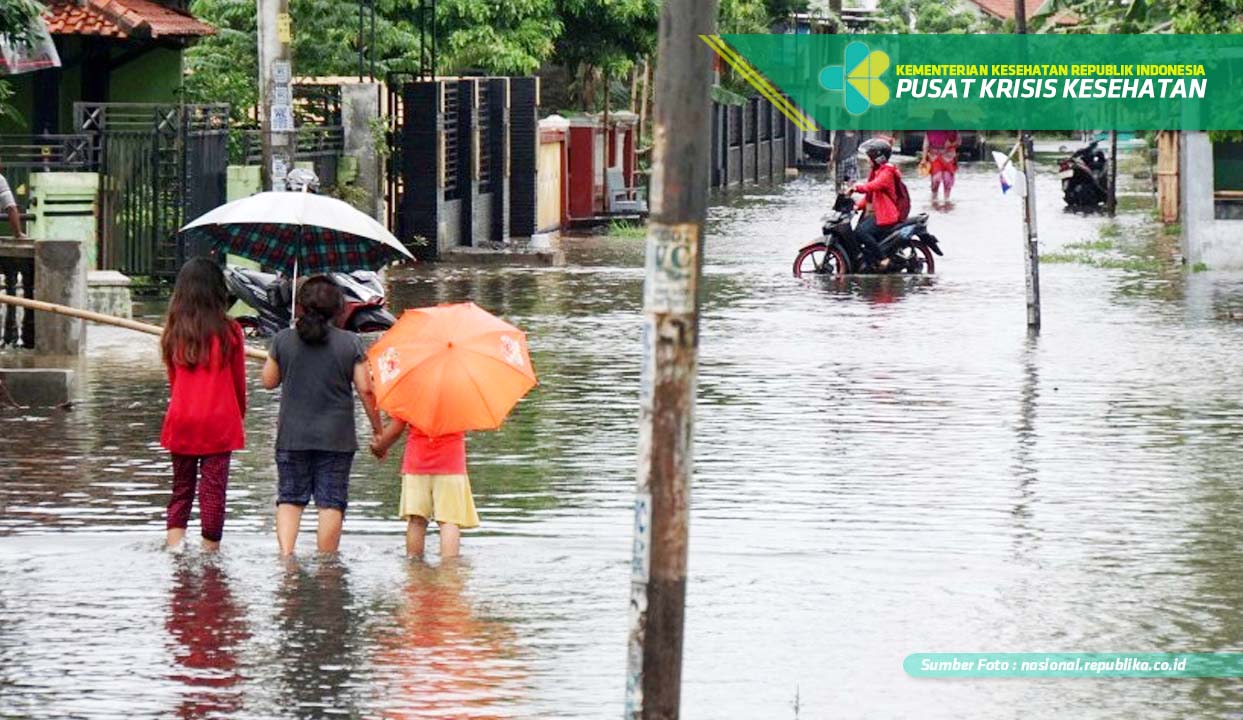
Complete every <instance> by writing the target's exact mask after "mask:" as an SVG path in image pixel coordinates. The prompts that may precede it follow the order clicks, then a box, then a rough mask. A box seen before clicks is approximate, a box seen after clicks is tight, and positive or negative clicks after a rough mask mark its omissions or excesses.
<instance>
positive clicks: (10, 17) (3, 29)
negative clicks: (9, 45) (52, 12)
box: [0, 0, 42, 44]
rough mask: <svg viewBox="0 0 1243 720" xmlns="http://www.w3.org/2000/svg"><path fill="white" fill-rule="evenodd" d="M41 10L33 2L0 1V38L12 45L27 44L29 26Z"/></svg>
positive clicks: (27, 0)
mask: <svg viewBox="0 0 1243 720" xmlns="http://www.w3.org/2000/svg"><path fill="white" fill-rule="evenodd" d="M41 9H42V6H40V5H39V3H37V2H35V0H0V36H3V37H4V38H6V39H7V40H8V41H9V42H13V43H20V44H24V43H29V41H30V30H31V26H32V25H33V23H34V21H35V18H37V17H39V12H40V10H41Z"/></svg>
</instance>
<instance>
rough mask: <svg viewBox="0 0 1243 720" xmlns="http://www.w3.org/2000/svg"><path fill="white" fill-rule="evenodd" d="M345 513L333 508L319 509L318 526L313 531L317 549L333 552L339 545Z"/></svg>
mask: <svg viewBox="0 0 1243 720" xmlns="http://www.w3.org/2000/svg"><path fill="white" fill-rule="evenodd" d="M344 522H345V513H343V512H341V511H340V510H336V509H334V508H320V509H319V526H318V529H317V531H316V533H315V537H316V539H317V542H318V546H319V551H320V552H322V553H324V552H331V553H334V552H336V551H337V548H338V547H340V545H341V525H342V523H344Z"/></svg>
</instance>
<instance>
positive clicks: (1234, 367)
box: [0, 166, 1243, 720]
mask: <svg viewBox="0 0 1243 720" xmlns="http://www.w3.org/2000/svg"><path fill="white" fill-rule="evenodd" d="M1050 173H1051V169H1049V168H1046V172H1045V173H1044V174H1043V175H1042V177H1041V180H1040V183H1041V184H1040V186H1039V195H1038V200H1039V207H1040V215H1039V230H1040V235H1041V238H1042V240H1044V241H1045V242H1044V248H1045V250H1046V252H1048V253H1050V255H1051V256H1053V257H1059V258H1061V259H1067V258H1069V259H1072V260H1073V259H1074V258H1080V260H1081V261H1073V262H1050V263H1046V264H1045V265H1044V266H1043V267H1042V277H1041V281H1042V289H1043V295H1044V330H1043V332H1042V334H1041V335H1040V337H1039V338H1035V339H1032V338H1029V337H1028V335H1027V333H1026V330H1025V328H1024V305H1023V274H1022V255H1021V245H1020V241H1019V227H1020V210H1019V206H1018V203H1017V201H1016V200H1015V199H1012V198H1011V199H1004V198H1002V196H1001V194H1000V192H999V189H998V187H997V181H996V177H995V174H994V173H992V172H989V171H988V169H987V167H971V166H967V167H966V168H965V169H964V172H963V173H962V174H961V176H960V180H959V187H958V188H957V189H956V202H955V205H954V206H953V208H952V209H949V210H942V211H937V212H936V214H935V215H934V217H933V219H932V221H931V230H932V232H934V233H935V234H936V235H937V236H938V237H939V238H940V239H941V241H942V247H943V248H944V249H945V252H946V256H945V257H944V258H941V259H938V260H939V261H938V274H937V275H936V276H934V277H930V278H881V279H876V278H872V279H852V280H849V281H847V282H845V283H840V284H839V283H831V282H830V283H825V282H819V281H816V280H807V281H802V280H795V279H794V278H792V277H791V271H790V266H791V262H792V261H793V258H794V254H795V252H796V250H797V249H798V248H799V247H800V246H801V245H802V244H803V243H805V242H806V241H808V240H809V239H810V238H811V237H812V236H813V235H814V234H815V233H816V232H817V231H818V227H819V218H820V216H821V215H822V214H823V213H824V211H825V207H826V205H827V202H828V194H829V192H830V190H829V188H828V186H827V185H826V184H825V183H824V182H823V181H822V180H818V179H815V178H808V177H805V178H801V179H799V180H796V181H793V182H791V183H788V184H787V185H785V186H783V187H780V188H776V189H769V190H758V189H757V190H753V191H748V193H747V194H745V195H740V196H737V197H735V198H733V199H731V200H730V201H729V202H728V204H726V205H723V206H719V207H716V208H714V209H713V211H712V218H711V227H710V232H709V235H708V241H707V263H706V268H705V272H706V280H705V285H706V296H705V303H704V320H703V333H702V356H701V357H702V362H701V370H700V373H701V374H700V405H699V415H698V417H699V420H698V425H697V458H696V465H697V475H696V480H695V486H694V496H693V505H692V525H691V530H692V538H691V558H690V572H691V579H690V583H689V589H688V608H687V636H686V647H685V672H684V680H685V684H684V691H683V698H684V702H683V706H684V716H685V717H687V718H721V717H730V718H734V717H737V718H761V717H762V718H795V717H799V718H829V717H833V718H864V717H875V718H893V717H911V718H950V717H961V716H971V717H989V718H1019V717H1022V718H1032V717H1036V718H1045V717H1047V718H1055V717H1056V718H1061V717H1077V718H1112V717H1124V716H1143V717H1158V718H1184V717H1192V716H1196V717H1220V716H1226V715H1233V714H1239V713H1243V692H1241V691H1243V681H1241V680H1162V681H1153V680H1124V679H1111V680H1032V681H1021V680H1005V681H999V680H959V681H936V680H913V679H910V678H908V677H906V675H905V674H904V673H903V670H902V660H903V658H904V657H905V656H906V655H907V654H909V653H913V652H951V651H964V652H965V651H985V652H991V651H997V652H1002V651H1006V652H1022V651H1032V652H1051V651H1068V652H1077V651H1084V652H1088V651H1095V652H1120V651H1135V652H1139V651H1205V652H1207V651H1236V652H1237V651H1241V650H1243V622H1241V621H1240V608H1241V607H1243V603H1241V601H1240V597H1241V596H1243V580H1240V579H1239V578H1240V575H1239V573H1238V572H1237V567H1238V564H1239V559H1240V556H1241V554H1243V523H1241V522H1240V521H1239V517H1240V513H1241V512H1243V490H1240V488H1239V484H1238V478H1239V468H1240V467H1241V466H1243V444H1241V442H1240V441H1243V424H1241V423H1240V417H1241V416H1240V411H1241V406H1240V400H1239V399H1240V397H1243V373H1241V372H1240V370H1243V355H1241V354H1240V353H1239V352H1238V350H1237V348H1238V347H1239V344H1240V342H1241V341H1243V323H1241V322H1239V321H1238V320H1231V319H1230V318H1231V317H1232V316H1237V315H1238V314H1239V313H1241V312H1243V275H1237V274H1227V273H1215V272H1202V273H1189V272H1185V271H1183V270H1182V269H1181V268H1180V267H1178V266H1177V264H1175V261H1174V260H1173V259H1172V258H1171V249H1170V242H1169V241H1168V240H1162V239H1160V238H1159V237H1157V236H1156V234H1155V233H1154V231H1153V230H1152V228H1151V222H1150V219H1151V211H1150V210H1148V209H1137V210H1133V211H1129V212H1127V213H1125V214H1124V216H1123V217H1121V218H1120V219H1119V221H1118V222H1117V223H1116V224H1112V223H1110V222H1109V221H1108V220H1106V219H1105V218H1101V217H1096V216H1091V217H1084V216H1078V215H1072V214H1067V213H1064V212H1062V210H1061V208H1060V198H1059V197H1057V193H1056V192H1054V185H1053V183H1054V182H1055V179H1054V177H1053V176H1052V175H1051V174H1050ZM911 186H912V196H913V200H914V202H915V203H916V205H917V206H918V205H920V204H926V200H927V191H926V190H925V189H924V188H923V187H922V183H920V182H919V181H918V180H913V181H912V182H911ZM1142 200H1143V199H1142V198H1140V199H1138V200H1128V202H1127V204H1126V205H1124V207H1131V206H1133V205H1137V204H1141V205H1142V204H1143V202H1142ZM1102 228H1105V229H1104V230H1102ZM1102 237H1105V238H1108V239H1109V241H1108V242H1104V241H1102ZM1174 245H1176V243H1174ZM1085 248H1086V249H1085ZM1089 253H1090V258H1095V260H1090V261H1085V260H1082V259H1083V258H1084V257H1088V254H1089ZM642 257H643V251H642V242H641V241H640V240H632V239H621V238H611V237H595V238H584V239H579V240H576V241H573V242H572V243H570V246H569V249H568V251H567V261H568V264H567V265H565V266H564V267H557V268H469V269H464V268H453V267H437V268H434V269H431V270H426V271H419V272H415V273H411V274H409V275H407V276H403V277H401V278H398V279H395V280H394V287H393V289H392V297H393V300H394V302H395V303H396V304H397V306H399V307H404V306H411V305H417V304H426V303H433V302H439V301H449V300H463V299H472V300H475V301H476V302H478V303H480V304H481V305H484V306H485V307H488V308H489V309H492V310H493V311H496V312H498V313H500V314H503V315H504V316H505V317H507V318H508V319H510V320H511V321H513V322H515V323H517V324H518V325H520V326H522V327H524V328H525V329H526V330H527V331H528V333H529V335H530V345H531V352H532V359H533V361H534V363H535V366H536V368H537V370H538V371H539V373H540V378H541V386H540V387H539V388H538V389H537V390H536V391H535V392H534V393H533V394H532V395H531V396H530V397H529V398H528V399H527V400H526V401H524V402H523V403H522V404H521V405H520V406H519V407H518V409H517V411H516V412H515V414H514V415H513V417H512V418H511V420H510V421H509V422H508V423H507V424H506V426H505V427H504V429H502V430H501V431H500V432H497V433H491V434H478V435H476V436H473V437H472V438H471V440H470V446H469V447H470V466H471V474H472V479H473V483H474V487H475V491H476V497H477V502H478V505H479V508H480V513H481V515H482V516H483V522H484V526H483V528H482V529H481V530H480V531H479V532H473V533H468V534H467V535H466V537H465V541H464V547H465V553H466V557H465V558H464V559H463V560H462V561H461V562H458V563H455V564H453V563H451V564H441V563H440V562H439V561H437V560H435V559H434V550H435V547H436V542H435V541H434V540H433V541H432V543H431V548H432V550H433V559H432V560H431V562H429V563H427V564H423V563H412V562H408V561H406V560H405V559H403V557H402V555H401V549H402V536H401V532H402V525H401V523H400V522H399V521H398V520H396V519H395V518H394V517H393V512H394V509H395V506H396V502H397V496H398V483H397V459H396V454H394V457H393V458H391V459H390V460H389V461H388V462H386V463H383V464H377V463H376V462H374V461H373V460H371V459H370V458H369V457H367V458H359V460H358V461H357V462H356V464H355V468H354V475H353V480H352V490H351V506H350V512H349V515H348V517H347V519H346V536H345V539H344V541H343V550H342V553H341V556H340V558H339V559H327V558H317V557H315V556H314V554H313V552H312V550H313V546H312V545H311V544H310V543H311V542H313V541H312V539H311V537H310V536H309V535H305V534H304V536H303V538H302V542H303V544H302V546H301V553H300V556H299V558H298V560H297V561H296V562H294V563H292V564H289V565H286V564H283V563H282V562H281V561H280V560H279V559H278V558H277V557H276V552H275V550H276V545H275V540H274V537H273V533H272V526H273V523H272V511H271V503H272V500H273V496H274V491H275V481H274V478H275V468H274V462H273V458H272V452H271V450H270V447H271V444H272V441H273V439H274V435H275V426H274V423H275V417H276V401H275V396H274V395H272V394H269V393H265V392H263V391H262V390H260V389H259V388H258V385H257V377H255V378H252V386H251V398H252V408H253V409H252V412H251V413H250V416H249V417H248V418H247V431H248V437H249V443H250V450H248V451H246V452H244V453H239V454H238V455H236V456H235V459H234V464H233V479H232V481H231V486H230V493H229V516H228V521H227V525H226V530H225V540H224V549H223V551H222V552H221V554H220V555H219V556H218V557H214V558H213V557H205V556H203V555H202V554H201V553H199V552H198V551H197V550H193V549H191V550H190V551H188V552H185V553H184V554H181V555H170V554H168V553H165V552H163V551H162V550H161V548H160V545H161V537H162V527H163V525H162V515H163V506H164V503H165V502H166V500H167V493H168V485H169V463H168V460H167V457H166V456H165V454H164V453H163V452H162V451H161V450H160V449H159V447H158V444H157V438H158V431H159V424H160V420H161V418H162V413H163V408H164V403H165V389H164V378H163V373H162V370H161V368H160V366H159V362H158V358H157V355H156V352H155V345H154V342H153V340H151V339H148V338H145V337H141V336H139V337H136V336H133V335H129V334H125V333H123V332H122V331H115V332H114V331H111V330H104V329H96V328H92V330H91V348H92V357H91V362H90V364H89V366H88V367H85V368H84V370H83V378H82V383H83V399H82V401H81V402H80V403H79V404H78V405H77V406H76V407H75V408H74V409H73V410H72V411H29V410H27V411H21V410H14V409H5V410H0V569H2V570H3V577H4V582H3V583H0V717H29V718H66V717H92V718H96V717H98V718H109V717H118V718H120V717H124V718H127V719H130V720H137V719H140V718H167V717H184V718H190V717H195V718H198V717H255V718H295V717H297V718H302V717H338V716H339V717H357V718H365V717H377V718H379V717H383V718H403V717H411V718H414V717H427V718H443V717H472V718H497V717H523V718H554V717H556V718H563V717H564V718H570V717H574V718H598V717H616V716H618V715H619V714H620V712H621V703H622V697H623V688H624V683H625V640H626V629H627V628H626V623H627V599H628V593H629V586H628V578H629V574H628V571H629V553H630V540H631V535H630V533H631V509H630V508H631V502H632V493H633V482H634V481H633V477H634V462H635V450H636V447H635V438H636V419H637V383H638V373H639V357H638V350H639V337H638V328H639V322H638V318H639V312H640V310H641V307H640V303H641V282H642ZM309 527H310V526H309V524H308V528H309ZM195 528H196V523H192V526H191V536H193V535H194V534H195ZM190 544H191V545H192V546H193V545H195V544H196V543H195V542H192V543H190Z"/></svg>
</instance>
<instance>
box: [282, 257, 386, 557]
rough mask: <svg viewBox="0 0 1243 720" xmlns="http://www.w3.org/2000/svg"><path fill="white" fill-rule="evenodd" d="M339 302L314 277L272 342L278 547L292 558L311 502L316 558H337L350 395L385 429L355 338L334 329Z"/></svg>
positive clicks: (349, 460)
mask: <svg viewBox="0 0 1243 720" xmlns="http://www.w3.org/2000/svg"><path fill="white" fill-rule="evenodd" d="M343 303H344V300H343V298H342V295H341V289H340V288H339V287H337V284H336V283H335V282H334V281H333V280H332V278H330V277H328V276H326V275H317V276H315V277H311V278H308V279H307V280H306V281H305V282H304V283H302V286H301V287H299V288H298V289H297V295H296V305H297V311H298V313H299V316H298V320H297V323H296V325H295V327H292V328H285V329H284V330H282V331H280V332H279V333H277V334H276V337H275V338H273V339H272V345H271V348H270V349H269V351H268V360H267V362H266V363H265V364H264V366H263V387H264V388H266V389H268V390H273V389H275V388H277V387H280V388H281V404H280V414H279V418H278V421H277V430H276V468H277V473H278V476H279V485H278V490H277V498H276V540H277V543H278V544H279V545H280V551H281V554H282V555H291V554H292V553H293V551H294V544H295V542H296V541H297V539H298V526H299V524H300V522H301V520H302V511H303V509H304V508H305V507H306V505H307V503H308V502H310V501H311V498H314V499H315V508H316V510H317V511H318V515H319V518H318V522H319V527H318V532H317V541H318V542H317V545H318V548H319V551H320V552H336V551H337V548H338V546H339V545H340V543H341V526H342V523H343V521H344V519H345V509H346V506H347V505H348V503H349V484H350V467H351V466H352V464H353V460H354V453H355V452H356V451H357V450H358V439H357V437H356V436H355V430H354V394H355V393H357V394H358V396H359V399H360V400H361V401H362V404H363V409H364V410H365V411H366V412H367V417H368V419H370V421H371V428H372V432H373V434H374V435H373V437H379V435H380V431H381V430H382V429H383V425H382V424H381V420H380V414H379V412H378V411H377V410H376V405H375V395H374V393H373V392H372V390H371V376H370V374H369V372H368V369H367V362H366V358H365V356H364V354H363V346H362V342H361V341H360V340H359V338H358V336H357V335H355V334H354V333H351V332H349V331H347V330H342V329H340V328H338V327H336V325H335V324H334V322H333V321H334V319H335V318H336V317H337V314H338V313H340V312H341V308H342V305H343Z"/></svg>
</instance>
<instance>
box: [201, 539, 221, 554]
mask: <svg viewBox="0 0 1243 720" xmlns="http://www.w3.org/2000/svg"><path fill="white" fill-rule="evenodd" d="M203 549H204V550H206V551H207V552H216V551H217V550H219V549H220V541H219V540H208V539H207V538H203Z"/></svg>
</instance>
